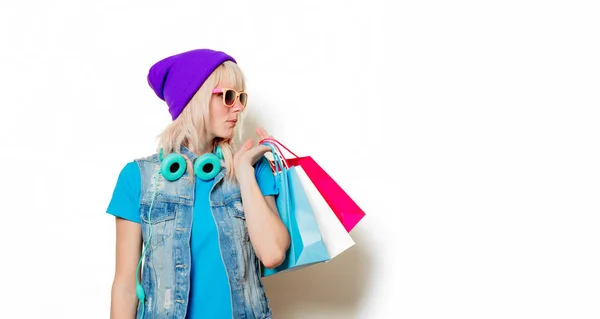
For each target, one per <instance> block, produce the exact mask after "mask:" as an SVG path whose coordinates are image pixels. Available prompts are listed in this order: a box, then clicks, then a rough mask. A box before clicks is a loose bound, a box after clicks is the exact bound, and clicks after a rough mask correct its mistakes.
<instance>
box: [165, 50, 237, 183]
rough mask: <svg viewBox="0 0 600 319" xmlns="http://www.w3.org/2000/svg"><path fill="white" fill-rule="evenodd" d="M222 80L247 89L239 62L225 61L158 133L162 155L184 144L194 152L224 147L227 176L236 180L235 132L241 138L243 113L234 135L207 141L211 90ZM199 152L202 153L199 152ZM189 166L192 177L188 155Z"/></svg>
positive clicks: (222, 148)
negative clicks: (173, 118)
mask: <svg viewBox="0 0 600 319" xmlns="http://www.w3.org/2000/svg"><path fill="white" fill-rule="evenodd" d="M222 79H228V80H230V81H231V82H232V83H233V85H235V87H234V89H236V90H246V81H245V77H244V74H243V73H242V70H241V69H240V68H239V67H238V65H237V64H235V63H233V62H231V61H226V62H224V63H223V64H221V65H220V66H219V67H217V68H216V69H215V71H213V73H212V74H211V75H210V76H209V77H208V78H207V79H206V81H205V82H204V84H202V86H201V87H200V89H198V91H197V92H196V94H194V96H193V97H192V99H191V100H190V102H189V103H188V104H187V105H186V106H185V108H184V109H183V111H182V112H181V114H180V115H179V116H178V117H177V118H176V119H175V120H174V121H173V122H171V123H170V124H169V125H168V126H167V127H166V128H165V129H164V131H163V132H162V133H161V134H160V135H159V136H158V148H159V149H161V148H162V150H163V156H167V154H169V153H173V152H176V153H180V154H181V146H182V145H185V146H186V147H187V148H188V149H190V150H192V151H194V152H195V153H197V152H199V151H205V150H208V151H214V150H215V148H216V147H217V146H220V147H221V151H222V152H223V160H224V161H225V169H226V176H227V177H228V178H229V179H230V180H233V179H234V177H235V174H234V168H233V154H234V153H235V141H234V138H235V136H236V133H237V134H238V136H237V137H238V139H240V138H241V132H242V128H241V126H242V124H243V113H244V112H242V113H240V115H239V116H238V125H236V128H235V129H234V138H229V139H224V138H219V137H217V138H214V139H213V140H212V141H206V136H207V135H208V124H209V123H210V114H209V110H210V107H209V105H210V100H211V97H212V90H213V89H214V88H215V87H216V86H217V85H218V84H219V82H221V80H222ZM199 155H200V154H199ZM186 162H187V169H188V173H189V175H190V176H193V175H194V168H193V165H192V163H191V161H190V159H189V158H187V157H186Z"/></svg>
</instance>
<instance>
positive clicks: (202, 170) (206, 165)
mask: <svg viewBox="0 0 600 319" xmlns="http://www.w3.org/2000/svg"><path fill="white" fill-rule="evenodd" d="M220 171H221V160H220V159H219V157H218V156H217V155H215V154H210V153H209V154H204V155H202V156H200V157H198V158H197V159H196V161H195V162H194V173H195V174H196V176H198V178H199V179H201V180H203V181H207V180H211V179H213V178H215V176H217V174H219V172H220Z"/></svg>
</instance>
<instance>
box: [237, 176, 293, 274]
mask: <svg viewBox="0 0 600 319" xmlns="http://www.w3.org/2000/svg"><path fill="white" fill-rule="evenodd" d="M236 175H237V179H238V182H239V183H240V192H241V194H242V203H243V205H244V212H245V215H246V224H247V225H248V233H249V235H250V241H251V242H252V246H253V247H254V251H255V252H256V256H257V257H258V259H260V260H261V261H262V263H263V264H264V265H265V267H267V268H274V267H277V266H279V265H280V264H281V263H282V262H283V260H284V259H285V253H286V251H287V249H288V247H289V244H290V238H289V234H288V231H287V229H286V228H285V225H284V224H283V222H282V221H281V218H280V217H279V212H278V211H277V206H276V205H275V197H274V196H263V195H262V192H261V191H260V188H259V186H258V183H257V182H256V177H255V174H254V168H253V167H250V166H248V167H246V168H245V169H242V171H238V172H237V174H236Z"/></svg>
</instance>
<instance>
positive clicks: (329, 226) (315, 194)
mask: <svg viewBox="0 0 600 319" xmlns="http://www.w3.org/2000/svg"><path fill="white" fill-rule="evenodd" d="M294 169H295V170H296V173H297V175H298V177H299V179H300V182H301V183H302V188H304V192H305V193H306V197H307V198H308V202H309V203H310V206H311V207H312V209H313V211H314V214H315V218H316V220H317V223H318V224H319V229H320V230H321V236H322V237H323V242H324V243H325V246H326V247H327V251H328V252H329V256H330V257H331V259H333V257H335V256H337V255H339V254H341V253H342V252H344V251H346V250H347V249H348V248H350V247H352V246H354V240H352V237H350V234H349V233H348V232H347V231H346V228H344V225H342V223H341V222H340V220H339V219H338V218H337V216H336V215H335V213H334V212H333V210H331V207H329V205H328V204H327V202H326V201H325V199H324V198H323V196H321V193H319V190H318V189H317V188H316V187H315V185H314V184H313V182H312V181H311V180H310V178H309V177H308V175H306V172H305V171H304V170H303V169H302V167H301V166H294Z"/></svg>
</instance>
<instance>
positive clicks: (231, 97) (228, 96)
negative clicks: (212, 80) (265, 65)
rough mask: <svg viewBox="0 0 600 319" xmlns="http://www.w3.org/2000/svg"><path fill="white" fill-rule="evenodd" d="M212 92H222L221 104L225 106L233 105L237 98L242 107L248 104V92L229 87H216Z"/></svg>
mask: <svg viewBox="0 0 600 319" xmlns="http://www.w3.org/2000/svg"><path fill="white" fill-rule="evenodd" d="M212 92H213V94H223V104H225V106H228V107H233V106H234V105H235V102H236V101H237V99H238V98H239V99H240V103H241V104H242V106H243V107H244V108H246V104H248V93H246V92H238V91H236V90H234V89H230V88H216V89H214V90H213V91H212Z"/></svg>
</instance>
